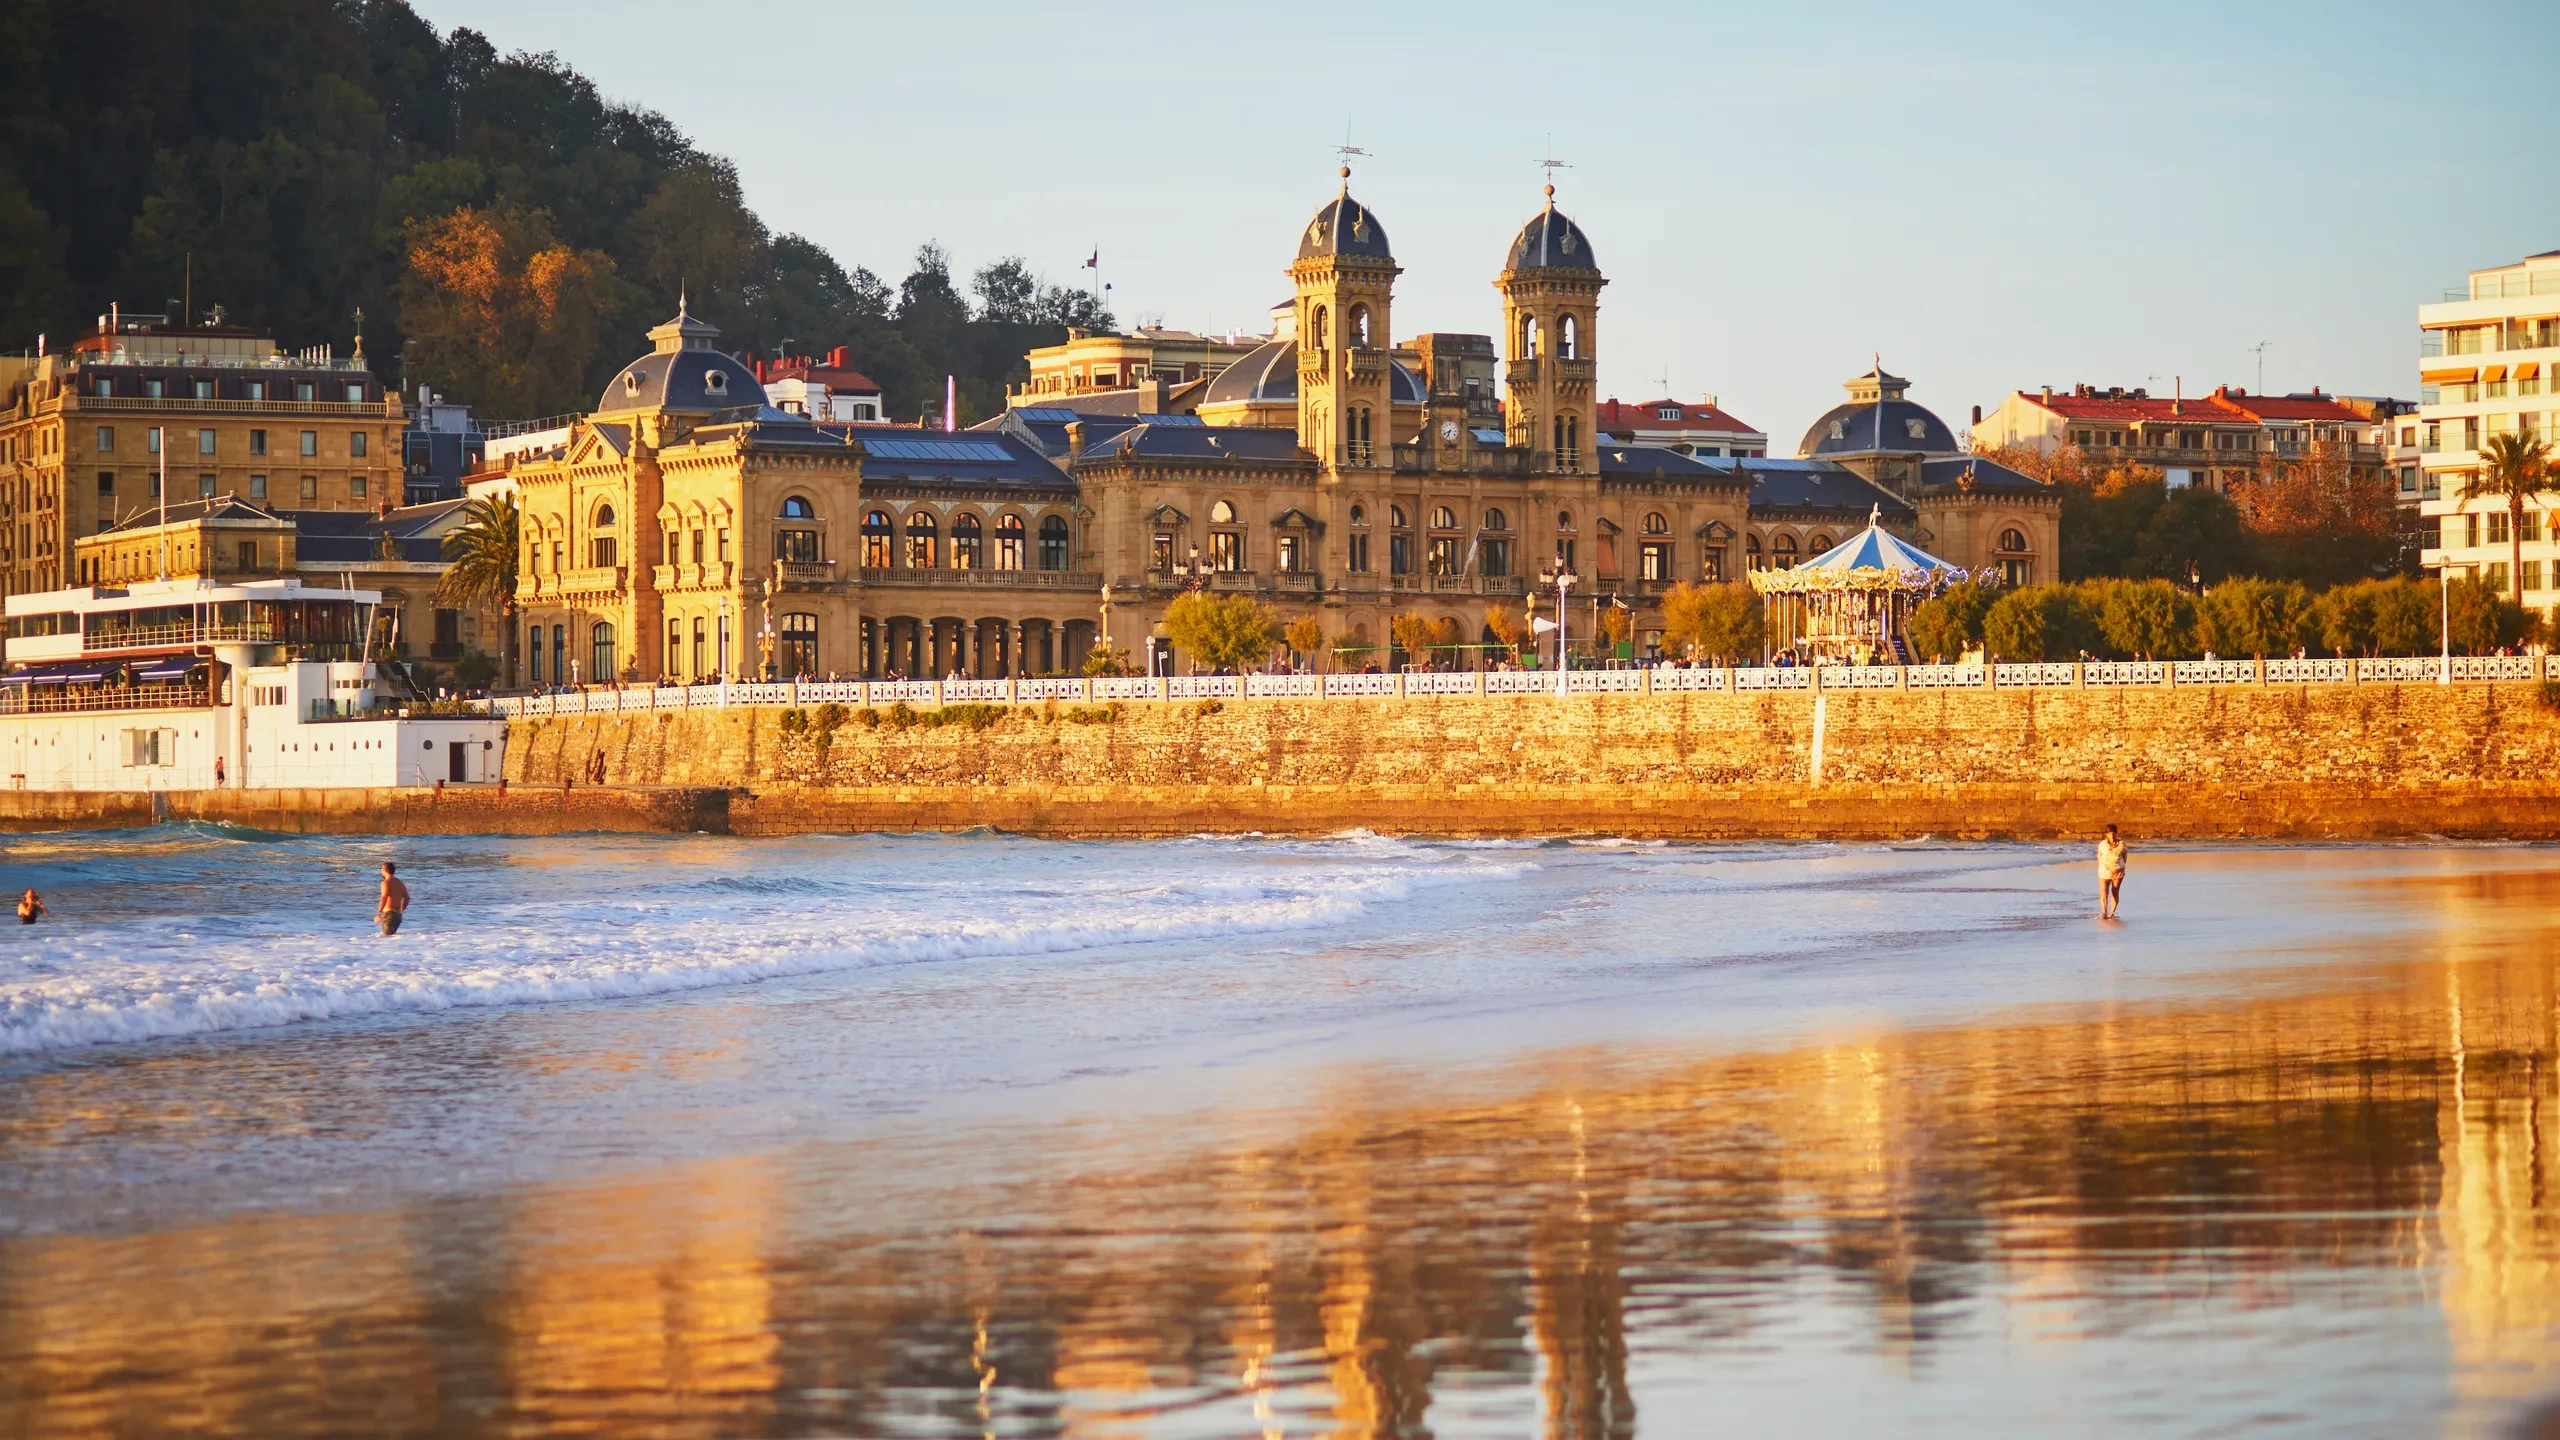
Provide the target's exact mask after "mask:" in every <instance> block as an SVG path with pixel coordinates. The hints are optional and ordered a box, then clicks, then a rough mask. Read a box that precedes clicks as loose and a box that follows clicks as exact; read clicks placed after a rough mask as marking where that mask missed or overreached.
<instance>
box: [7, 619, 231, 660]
mask: <svg viewBox="0 0 2560 1440" xmlns="http://www.w3.org/2000/svg"><path fill="white" fill-rule="evenodd" d="M275 638H276V635H275V627H274V626H273V625H269V624H265V623H255V624H250V623H241V624H230V625H224V624H204V625H133V626H121V625H120V626H114V627H107V626H98V627H96V628H93V629H91V630H90V631H89V633H88V634H87V636H86V637H85V638H84V639H83V640H82V642H81V643H82V645H83V646H84V647H85V648H86V650H87V651H88V653H91V654H96V653H98V652H100V651H106V650H170V649H175V648H177V647H179V646H185V645H221V644H234V645H271V644H273V643H275ZM26 644H27V642H26V641H18V642H16V643H15V644H13V645H11V646H10V649H11V651H12V652H15V651H17V650H18V649H20V648H21V647H22V646H25V645H26ZM75 653H77V652H75Z"/></svg>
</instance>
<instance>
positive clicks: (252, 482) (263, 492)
mask: <svg viewBox="0 0 2560 1440" xmlns="http://www.w3.org/2000/svg"><path fill="white" fill-rule="evenodd" d="M249 498H250V499H252V500H264V499H266V498H267V477H266V476H264V475H252V476H250V477H249Z"/></svg>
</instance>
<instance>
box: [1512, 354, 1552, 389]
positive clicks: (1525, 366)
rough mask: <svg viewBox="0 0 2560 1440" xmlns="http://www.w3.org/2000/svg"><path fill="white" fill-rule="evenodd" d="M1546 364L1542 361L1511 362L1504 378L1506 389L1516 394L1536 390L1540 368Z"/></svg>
mask: <svg viewBox="0 0 2560 1440" xmlns="http://www.w3.org/2000/svg"><path fill="white" fill-rule="evenodd" d="M1544 363H1546V362H1544V361H1542V360H1514V361H1511V362H1510V364H1509V366H1508V369H1507V370H1506V372H1505V374H1504V376H1503V382H1504V385H1505V387H1506V388H1508V389H1510V390H1511V391H1513V392H1514V393H1517V392H1519V391H1522V390H1534V389H1536V388H1537V384H1538V367H1539V366H1540V365H1542V364H1544Z"/></svg>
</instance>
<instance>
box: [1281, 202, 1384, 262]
mask: <svg viewBox="0 0 2560 1440" xmlns="http://www.w3.org/2000/svg"><path fill="white" fill-rule="evenodd" d="M1325 255H1359V256H1365V257H1367V258H1369V259H1372V260H1393V259H1394V258H1395V256H1394V255H1393V254H1391V253H1389V251H1388V249H1387V227H1386V226H1384V225H1381V224H1379V223H1378V217H1377V216H1376V215H1374V214H1372V213H1370V210H1369V207H1368V206H1366V205H1363V204H1361V203H1360V202H1359V201H1357V200H1354V199H1352V198H1351V192H1350V191H1349V190H1345V191H1343V192H1342V194H1341V195H1339V196H1337V197H1335V198H1334V200H1333V202H1332V203H1331V204H1329V205H1327V206H1325V207H1324V208H1323V209H1321V210H1319V211H1317V212H1316V218H1314V219H1313V220H1310V221H1308V222H1307V228H1306V229H1305V230H1304V231H1303V232H1301V233H1300V234H1299V236H1298V258H1299V259H1301V260H1313V259H1316V258H1318V257H1319V256H1325Z"/></svg>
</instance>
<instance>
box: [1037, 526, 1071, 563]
mask: <svg viewBox="0 0 2560 1440" xmlns="http://www.w3.org/2000/svg"><path fill="white" fill-rule="evenodd" d="M1040 568H1041V569H1043V570H1064V569H1066V568H1067V522H1066V521H1065V520H1064V519H1063V518H1061V517H1059V516H1056V515H1052V516H1050V517H1049V518H1048V519H1046V520H1043V521H1041V522H1040Z"/></svg>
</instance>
